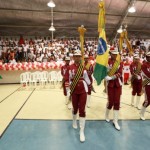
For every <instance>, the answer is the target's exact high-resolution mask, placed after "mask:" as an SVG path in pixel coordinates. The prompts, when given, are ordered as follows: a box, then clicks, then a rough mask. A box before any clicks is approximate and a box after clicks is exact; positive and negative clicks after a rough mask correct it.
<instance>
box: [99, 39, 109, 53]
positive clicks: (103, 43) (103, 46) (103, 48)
mask: <svg viewBox="0 0 150 150" xmlns="http://www.w3.org/2000/svg"><path fill="white" fill-rule="evenodd" d="M106 50H107V44H106V41H105V40H104V39H103V38H101V37H100V38H99V40H98V50H97V54H98V55H103V54H104V53H105V52H106Z"/></svg>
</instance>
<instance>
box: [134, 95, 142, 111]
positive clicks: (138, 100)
mask: <svg viewBox="0 0 150 150" xmlns="http://www.w3.org/2000/svg"><path fill="white" fill-rule="evenodd" d="M140 99H141V96H137V97H136V104H135V107H136V108H137V109H139V103H140Z"/></svg>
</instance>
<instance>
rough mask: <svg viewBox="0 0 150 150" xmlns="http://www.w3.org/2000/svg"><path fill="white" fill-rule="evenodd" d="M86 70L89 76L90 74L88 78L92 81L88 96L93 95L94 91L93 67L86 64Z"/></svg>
mask: <svg viewBox="0 0 150 150" xmlns="http://www.w3.org/2000/svg"><path fill="white" fill-rule="evenodd" d="M85 68H86V70H87V74H88V77H89V79H90V81H91V84H90V86H88V95H91V90H92V83H93V78H92V74H93V71H94V70H93V65H92V64H90V63H89V62H88V63H85Z"/></svg>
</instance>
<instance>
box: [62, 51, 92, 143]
mask: <svg viewBox="0 0 150 150" xmlns="http://www.w3.org/2000/svg"><path fill="white" fill-rule="evenodd" d="M73 58H74V63H73V64H72V65H70V66H69V67H68V70H67V72H66V74H65V80H66V81H68V82H69V84H70V96H71V100H72V105H73V112H72V116H73V128H74V129H77V128H78V126H77V112H78V110H79V124H80V141H81V142H84V141H85V135H84V128H85V117H86V112H85V106H86V100H87V92H88V85H90V84H91V82H90V79H89V77H88V74H87V71H86V69H85V68H84V66H83V65H82V63H81V51H80V50H76V51H75V52H74V55H73Z"/></svg>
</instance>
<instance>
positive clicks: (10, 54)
mask: <svg viewBox="0 0 150 150" xmlns="http://www.w3.org/2000/svg"><path fill="white" fill-rule="evenodd" d="M130 42H131V45H132V47H133V50H134V51H136V52H139V55H140V57H141V58H142V57H144V55H145V52H147V51H149V49H150V42H149V41H146V40H140V39H137V40H130ZM97 45H98V40H97V39H93V40H91V39H90V40H85V42H84V49H85V54H87V55H89V56H90V59H91V60H94V59H95V58H96V54H97ZM79 49H80V42H79V41H78V40H74V39H69V40H67V39H55V40H54V41H53V44H52V43H51V39H50V37H38V38H37V37H35V38H25V39H24V38H23V37H20V38H18V39H17V38H11V37H10V38H4V37H0V59H1V61H2V62H3V63H18V62H19V63H20V62H35V61H36V62H52V61H55V62H57V61H63V60H64V58H65V56H69V57H70V58H71V60H72V56H73V52H74V50H79ZM122 55H123V59H125V56H128V57H131V56H129V52H128V49H127V46H126V44H125V43H123V54H122Z"/></svg>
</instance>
